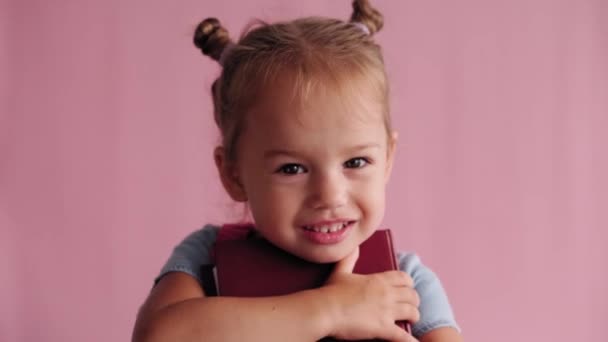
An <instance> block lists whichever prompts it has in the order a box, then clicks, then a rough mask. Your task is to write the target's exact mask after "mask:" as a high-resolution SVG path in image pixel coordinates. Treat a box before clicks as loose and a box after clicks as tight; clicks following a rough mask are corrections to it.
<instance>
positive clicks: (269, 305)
mask: <svg viewBox="0 0 608 342" xmlns="http://www.w3.org/2000/svg"><path fill="white" fill-rule="evenodd" d="M353 8H354V13H353V14H352V17H351V21H350V22H343V21H340V20H334V19H327V18H317V17H314V18H303V19H298V20H294V21H290V22H283V23H276V24H272V25H266V24H264V25H262V26H258V27H256V28H254V29H251V30H250V31H249V32H248V33H246V34H245V35H244V36H243V37H242V38H241V39H240V40H239V42H238V43H233V42H232V41H231V40H230V38H229V36H228V32H227V31H226V29H224V28H223V27H222V26H221V25H220V23H219V22H218V21H217V20H216V19H213V18H210V19H206V20H204V21H203V22H202V23H201V24H200V25H199V26H198V27H197V29H196V32H195V35H194V43H195V44H196V46H197V47H198V48H200V49H201V50H202V52H203V53H204V54H205V55H208V56H210V57H212V58H213V59H215V60H217V61H219V62H220V64H221V65H222V66H223V71H222V74H221V76H220V77H219V79H218V80H217V81H216V82H215V83H214V84H213V87H212V94H213V101H214V116H215V121H216V123H217V125H218V126H219V128H220V131H221V133H222V138H223V139H222V144H221V146H218V147H217V148H216V149H215V152H214V158H215V164H216V165H217V168H218V170H219V174H220V178H221V181H222V183H223V185H224V188H225V189H226V191H227V192H228V193H229V195H230V196H231V197H232V198H233V199H234V200H235V201H239V202H246V203H247V205H248V208H249V210H250V213H251V215H252V217H253V220H254V222H255V229H256V232H257V233H258V234H259V235H261V236H262V237H264V238H265V239H267V240H268V241H270V242H271V243H273V244H274V245H276V246H278V247H280V248H282V249H283V250H285V251H287V252H289V253H291V254H294V255H296V256H298V257H300V258H303V259H306V260H309V261H312V262H318V263H330V262H337V264H336V267H335V269H334V271H333V273H332V275H331V276H330V278H329V280H328V281H327V283H326V284H325V285H324V286H322V287H321V288H318V289H313V290H307V291H302V292H297V293H294V294H290V295H285V296H276V297H264V298H234V297H205V293H204V291H203V290H202V286H201V284H202V280H201V274H200V271H199V269H200V266H201V265H202V264H208V263H210V262H211V258H210V255H209V252H210V250H211V249H212V246H213V244H214V241H215V239H216V236H217V233H218V230H219V227H216V226H210V225H209V226H206V227H204V228H203V229H201V230H199V231H196V232H194V233H192V234H191V235H190V236H188V237H187V238H186V239H185V240H184V241H182V243H181V244H180V245H178V246H177V247H176V248H175V250H174V251H173V254H172V255H171V257H170V258H169V260H168V262H167V264H166V265H165V266H164V267H163V269H162V271H161V274H160V275H159V276H158V278H157V279H156V282H155V286H154V288H153V289H152V291H151V293H150V295H149V297H148V298H147V300H146V302H145V303H144V304H143V306H142V307H141V309H140V311H139V314H138V317H137V322H136V324H135V329H134V333H133V340H134V341H304V342H311V341H316V340H319V339H322V338H323V337H326V336H332V337H335V338H338V339H344V340H360V339H371V338H380V339H385V340H389V341H418V340H419V341H423V342H429V341H445V342H448V341H450V342H457V341H462V338H461V336H460V333H459V328H458V325H457V324H456V322H455V320H454V317H453V314H452V311H451V308H450V304H449V302H448V300H447V297H446V294H445V292H444V290H443V288H442V286H441V284H440V281H439V279H438V278H437V277H436V276H435V274H434V273H433V272H432V271H431V270H429V269H428V268H426V267H425V266H423V265H422V264H421V263H420V260H419V259H418V257H417V256H416V255H414V254H399V255H398V256H397V257H398V264H399V267H400V271H390V272H384V273H378V274H373V275H358V274H352V269H353V266H354V263H355V261H356V260H357V257H358V246H359V245H360V244H361V243H362V242H363V241H365V240H366V239H367V238H368V237H369V236H370V235H371V234H372V233H373V232H374V231H375V229H376V228H377V227H378V226H379V224H380V222H381V220H382V217H383V215H384V201H385V187H386V184H387V181H388V179H389V175H390V173H391V167H392V164H393V156H394V153H395V144H396V140H397V134H396V133H395V132H394V131H393V129H392V128H391V123H390V117H389V108H388V107H389V106H388V103H389V100H388V84H387V76H386V74H385V68H384V64H383V59H382V55H381V51H380V47H379V46H378V45H377V44H376V43H375V42H374V40H373V39H372V35H373V34H374V33H376V32H377V31H378V30H380V28H381V27H382V16H381V15H380V13H378V11H376V10H375V9H373V8H372V7H371V6H370V5H369V3H368V1H366V0H358V1H354V2H353ZM398 320H407V321H409V322H411V323H412V333H413V336H411V335H409V334H408V333H407V332H406V331H405V330H403V329H401V328H399V327H398V326H397V325H395V323H394V322H395V321H398ZM416 338H418V340H417V339H416Z"/></svg>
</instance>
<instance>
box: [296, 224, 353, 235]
mask: <svg viewBox="0 0 608 342" xmlns="http://www.w3.org/2000/svg"><path fill="white" fill-rule="evenodd" d="M347 224H348V223H347V222H342V223H334V224H329V225H323V226H307V227H306V229H309V230H314V231H315V232H319V233H333V232H337V231H338V230H340V229H342V228H344V227H346V225H347Z"/></svg>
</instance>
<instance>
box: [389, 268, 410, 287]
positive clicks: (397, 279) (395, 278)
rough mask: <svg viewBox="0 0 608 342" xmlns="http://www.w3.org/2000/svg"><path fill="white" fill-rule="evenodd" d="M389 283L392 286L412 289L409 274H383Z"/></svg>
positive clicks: (400, 272)
mask: <svg viewBox="0 0 608 342" xmlns="http://www.w3.org/2000/svg"><path fill="white" fill-rule="evenodd" d="M385 274H386V276H387V277H388V279H389V282H390V284H391V285H393V286H407V287H414V279H412V277H410V275H409V274H407V273H406V272H403V271H388V272H385Z"/></svg>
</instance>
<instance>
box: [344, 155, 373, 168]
mask: <svg viewBox="0 0 608 342" xmlns="http://www.w3.org/2000/svg"><path fill="white" fill-rule="evenodd" d="M367 164H369V161H368V160H367V159H365V158H363V157H357V158H353V159H349V160H347V161H346V162H344V167H346V168H347V169H359V168H362V167H364V166H365V165H367Z"/></svg>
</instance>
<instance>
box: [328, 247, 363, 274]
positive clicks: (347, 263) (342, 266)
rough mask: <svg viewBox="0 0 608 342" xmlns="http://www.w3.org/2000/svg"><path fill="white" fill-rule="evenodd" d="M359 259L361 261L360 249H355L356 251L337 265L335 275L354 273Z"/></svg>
mask: <svg viewBox="0 0 608 342" xmlns="http://www.w3.org/2000/svg"><path fill="white" fill-rule="evenodd" d="M357 259H359V247H357V248H355V250H354V251H352V252H351V253H350V254H349V255H347V256H346V257H345V258H344V259H342V260H340V261H338V262H337V263H336V266H335V267H334V271H333V274H337V273H353V269H354V268H355V264H356V263H357Z"/></svg>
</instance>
